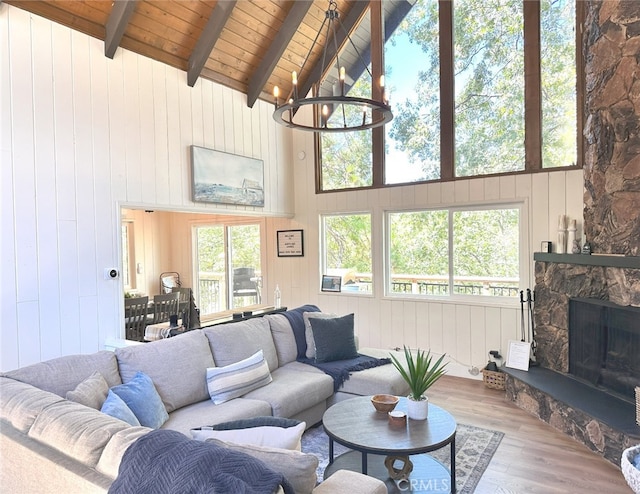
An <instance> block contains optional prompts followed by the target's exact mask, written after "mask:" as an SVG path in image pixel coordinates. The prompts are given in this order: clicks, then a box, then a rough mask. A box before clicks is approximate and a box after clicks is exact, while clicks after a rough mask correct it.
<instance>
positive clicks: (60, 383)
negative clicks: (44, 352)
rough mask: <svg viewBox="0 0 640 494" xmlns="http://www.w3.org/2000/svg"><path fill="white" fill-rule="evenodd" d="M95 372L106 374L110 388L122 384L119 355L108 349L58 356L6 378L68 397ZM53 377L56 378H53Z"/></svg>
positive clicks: (23, 368) (6, 374) (7, 373)
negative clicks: (68, 394) (84, 353)
mask: <svg viewBox="0 0 640 494" xmlns="http://www.w3.org/2000/svg"><path fill="white" fill-rule="evenodd" d="M95 371H98V372H99V373H100V374H102V376H103V377H104V379H105V380H106V381H107V384H108V385H109V387H111V386H115V385H117V384H122V381H121V380H120V373H119V372H118V362H117V361H116V356H115V355H114V353H113V352H110V351H107V350H102V351H100V352H96V353H91V354H87V355H67V356H65V357H58V358H55V359H52V360H47V361H46V362H39V363H37V364H33V365H28V366H27V367H21V368H20V369H16V370H13V371H9V372H6V373H5V374H3V375H4V376H6V377H10V378H11V379H15V380H16V381H21V382H24V383H27V384H31V385H33V386H35V387H36V388H40V389H44V390H45V391H50V392H51V393H55V394H57V395H58V396H62V397H64V396H66V394H67V393H68V392H69V391H72V390H74V389H75V388H76V386H77V385H78V384H80V383H81V382H82V381H84V380H85V379H87V378H88V377H89V376H91V374H93V373H94V372H95ZM52 376H55V378H54V379H52Z"/></svg>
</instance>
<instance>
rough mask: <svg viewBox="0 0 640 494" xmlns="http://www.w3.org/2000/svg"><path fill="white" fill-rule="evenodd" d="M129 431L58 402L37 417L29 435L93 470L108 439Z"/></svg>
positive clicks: (76, 406)
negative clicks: (123, 431) (122, 431)
mask: <svg viewBox="0 0 640 494" xmlns="http://www.w3.org/2000/svg"><path fill="white" fill-rule="evenodd" d="M129 427H130V426H129V424H127V423H125V422H123V421H121V420H118V419H114V418H113V417H109V416H108V415H105V414H104V413H101V412H99V411H98V410H94V409H93V408H89V407H86V406H84V405H80V404H79V403H74V402H72V401H61V402H59V403H54V404H52V405H50V406H48V407H47V408H45V409H44V410H43V411H42V412H41V413H40V414H39V415H38V416H37V417H36V420H35V422H34V423H33V425H32V426H31V429H29V433H28V435H29V437H31V438H33V439H36V440H38V441H40V442H42V443H44V444H47V445H49V446H51V447H52V448H55V449H57V450H58V451H61V452H63V453H65V454H67V455H69V456H71V457H73V458H75V459H76V460H78V461H79V462H81V463H83V464H85V465H88V466H90V467H95V466H96V465H97V463H98V460H99V459H100V456H101V455H102V450H103V448H104V447H105V445H106V444H107V443H108V442H109V440H110V439H111V437H112V436H113V435H114V434H115V433H117V432H119V431H121V430H124V429H127V428H129Z"/></svg>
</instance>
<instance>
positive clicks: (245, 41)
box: [0, 0, 415, 106]
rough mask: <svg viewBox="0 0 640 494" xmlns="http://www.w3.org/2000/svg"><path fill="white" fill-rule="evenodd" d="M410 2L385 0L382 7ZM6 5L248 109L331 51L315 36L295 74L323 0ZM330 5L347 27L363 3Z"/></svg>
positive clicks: (304, 84) (56, 0)
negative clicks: (201, 83) (224, 92)
mask: <svg viewBox="0 0 640 494" xmlns="http://www.w3.org/2000/svg"><path fill="white" fill-rule="evenodd" d="M0 1H1V0H0ZM413 1H415V0H413ZM413 1H411V0H389V5H391V6H394V5H396V4H406V5H408V4H412V3H413ZM5 2H6V3H8V4H11V5H13V6H15V7H18V8H21V9H24V10H27V11H29V12H32V13H34V14H37V15H39V16H42V17H45V18H47V19H50V20H52V21H54V22H57V23H60V24H62V25H65V26H68V27H69V28H71V29H74V30H77V31H81V32H83V33H85V34H88V35H90V36H93V37H95V38H98V39H100V40H103V41H104V48H105V56H107V57H109V58H113V57H114V56H117V52H118V49H119V47H122V48H126V49H128V50H131V51H133V52H136V53H138V54H140V55H143V56H146V57H150V58H152V59H155V60H158V61H160V62H163V63H166V64H168V65H170V66H173V67H176V68H178V69H181V70H184V71H186V72H187V83H188V84H189V85H190V86H193V85H194V84H196V83H197V80H198V78H205V79H210V80H212V81H215V82H218V83H221V84H224V85H226V86H229V87H231V88H234V89H236V90H238V91H241V92H242V93H244V94H246V95H247V104H248V105H249V106H253V104H254V103H255V101H256V99H258V98H263V99H267V100H271V99H272V97H271V94H272V92H273V87H274V86H276V85H277V86H279V87H280V88H283V91H285V92H286V91H287V90H288V88H290V86H291V72H292V71H294V70H296V71H298V72H299V76H298V78H299V81H300V82H299V87H300V88H301V90H304V89H305V88H306V89H308V88H309V86H310V84H311V79H313V78H317V77H318V75H319V73H321V72H322V70H323V68H322V67H320V66H319V65H320V64H321V63H322V60H323V59H324V60H325V61H326V62H328V61H330V58H329V57H328V55H333V53H335V51H332V48H333V47H328V51H327V54H328V55H327V57H323V56H322V46H323V45H324V41H325V39H324V38H325V37H324V33H322V34H321V35H320V37H319V39H318V44H317V45H316V46H315V48H314V52H313V53H312V55H311V56H310V57H309V62H307V64H305V67H308V68H305V70H304V71H303V72H301V73H300V69H301V66H302V64H303V62H304V60H305V58H306V57H307V54H308V53H309V50H310V49H311V46H312V45H313V42H314V39H315V38H316V36H317V35H318V31H319V30H320V26H321V25H322V23H323V20H324V18H325V11H326V10H327V7H328V5H329V2H328V0H294V1H292V0H116V1H113V0H65V1H62V0H52V1H40V0H5ZM336 2H337V4H338V10H339V12H340V19H341V22H342V23H343V25H344V26H345V28H346V29H347V30H348V31H351V28H352V27H353V26H356V25H357V24H358V23H359V21H360V19H361V18H362V16H363V15H365V13H366V11H367V6H368V4H369V2H368V1H362V0H336ZM385 8H386V7H385ZM388 8H392V7H388ZM363 24H365V23H363ZM367 35H368V31H367V29H366V28H365V33H364V37H365V40H364V42H365V43H368V42H369V40H370V36H369V38H368V39H366V38H367ZM327 58H329V60H328V61H327ZM302 94H305V93H304V92H303V93H302Z"/></svg>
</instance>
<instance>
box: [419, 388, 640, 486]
mask: <svg viewBox="0 0 640 494" xmlns="http://www.w3.org/2000/svg"><path fill="white" fill-rule="evenodd" d="M427 394H428V396H429V400H430V402H431V403H434V404H436V405H438V406H440V407H442V408H444V409H446V410H448V411H449V412H450V413H451V414H452V415H453V416H454V417H455V419H456V420H457V422H458V423H463V424H469V425H475V426H477V427H484V428H486V429H493V430H498V431H502V432H504V434H505V435H504V438H503V439H502V442H501V443H500V446H498V450H497V451H496V453H495V455H494V456H493V458H492V459H491V463H490V464H489V466H488V468H487V470H486V471H485V472H484V475H483V476H482V479H481V480H480V483H479V484H478V486H477V488H476V490H475V493H476V494H520V493H536V494H538V493H539V494H569V493H570V494H573V493H575V494H578V493H579V494H589V493H593V494H617V493H624V494H629V493H631V492H632V491H631V489H630V488H629V486H628V485H627V483H626V482H625V480H624V477H623V476H622V473H621V471H620V468H619V467H616V466H615V465H613V464H612V463H610V462H608V461H607V460H605V459H604V458H602V457H601V456H599V455H597V454H596V453H593V452H592V451H591V450H589V449H588V448H587V447H586V446H584V445H583V444H581V443H579V442H577V441H576V440H574V439H572V438H570V437H569V436H567V435H565V434H563V433H561V432H559V431H557V430H556V429H554V428H553V427H551V426H550V425H548V424H546V423H545V422H543V421H541V420H539V419H537V418H536V417H534V416H532V415H530V414H529V413H527V412H525V411H523V410H521V409H519V408H518V407H517V406H515V405H514V404H513V403H511V402H510V401H508V400H507V399H506V398H505V396H504V391H499V390H494V389H489V388H487V387H486V386H485V385H484V383H483V382H482V381H475V380H471V379H464V378H459V377H450V376H444V377H443V378H442V379H440V380H439V381H438V382H437V383H436V384H435V385H433V386H432V387H431V388H430V389H429V391H428V392H427Z"/></svg>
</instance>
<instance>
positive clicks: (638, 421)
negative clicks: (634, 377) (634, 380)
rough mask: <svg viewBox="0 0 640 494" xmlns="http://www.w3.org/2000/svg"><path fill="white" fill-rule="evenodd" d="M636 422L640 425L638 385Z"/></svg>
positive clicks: (638, 392) (639, 390)
mask: <svg viewBox="0 0 640 494" xmlns="http://www.w3.org/2000/svg"><path fill="white" fill-rule="evenodd" d="M636 424H638V425H640V387H639V386H636Z"/></svg>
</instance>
